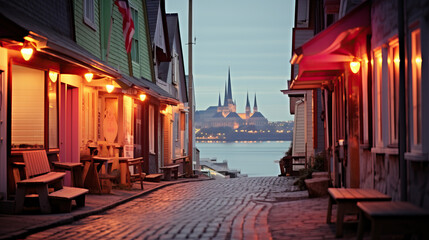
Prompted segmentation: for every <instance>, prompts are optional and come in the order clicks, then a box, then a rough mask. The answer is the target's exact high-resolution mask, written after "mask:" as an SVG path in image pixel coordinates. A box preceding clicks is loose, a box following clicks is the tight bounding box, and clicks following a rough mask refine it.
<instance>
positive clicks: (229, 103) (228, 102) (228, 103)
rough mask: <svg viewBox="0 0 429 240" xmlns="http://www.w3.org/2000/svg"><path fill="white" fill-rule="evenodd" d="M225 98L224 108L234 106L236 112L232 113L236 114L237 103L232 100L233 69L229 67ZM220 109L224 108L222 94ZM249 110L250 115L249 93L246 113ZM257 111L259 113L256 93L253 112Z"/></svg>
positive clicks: (219, 103)
mask: <svg viewBox="0 0 429 240" xmlns="http://www.w3.org/2000/svg"><path fill="white" fill-rule="evenodd" d="M224 96H225V97H224V100H223V107H229V108H231V107H232V106H233V108H234V111H232V112H235V107H236V101H233V100H232V87H231V69H230V68H229V67H228V82H225V95H224ZM218 107H222V102H221V97H220V93H219V101H218ZM247 108H249V113H250V102H249V92H247V102H246V113H247ZM231 110H232V109H231ZM257 111H258V105H257V103H256V93H255V100H254V103H253V112H257Z"/></svg>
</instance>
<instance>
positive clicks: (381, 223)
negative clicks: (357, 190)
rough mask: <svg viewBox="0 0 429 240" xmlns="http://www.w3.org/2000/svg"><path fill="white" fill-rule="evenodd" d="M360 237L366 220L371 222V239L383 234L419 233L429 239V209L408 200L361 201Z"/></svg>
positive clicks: (358, 204)
mask: <svg viewBox="0 0 429 240" xmlns="http://www.w3.org/2000/svg"><path fill="white" fill-rule="evenodd" d="M357 207H358V209H359V227H358V236H357V238H358V239H362V238H363V232H364V226H365V224H366V222H368V221H369V222H370V223H371V239H378V238H379V237H380V235H381V234H383V233H388V234H409V235H411V234H418V235H420V237H421V238H420V239H429V230H428V227H429V211H427V210H424V209H422V208H420V207H417V206H414V205H412V204H411V203H408V202H359V203H357Z"/></svg>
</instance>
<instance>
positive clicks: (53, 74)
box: [49, 71, 58, 83]
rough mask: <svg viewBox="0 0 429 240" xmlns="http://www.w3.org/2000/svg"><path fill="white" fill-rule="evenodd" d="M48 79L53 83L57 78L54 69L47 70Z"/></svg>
mask: <svg viewBox="0 0 429 240" xmlns="http://www.w3.org/2000/svg"><path fill="white" fill-rule="evenodd" d="M49 79H51V81H52V82H53V83H54V82H56V81H57V79H58V73H57V72H54V71H49Z"/></svg>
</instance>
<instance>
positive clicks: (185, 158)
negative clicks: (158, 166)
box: [171, 156, 189, 177]
mask: <svg viewBox="0 0 429 240" xmlns="http://www.w3.org/2000/svg"><path fill="white" fill-rule="evenodd" d="M188 158H189V157H188V156H183V157H178V158H175V159H173V160H171V161H172V162H173V164H179V172H178V177H182V176H184V175H185V166H186V164H187V163H188V162H189V161H188Z"/></svg>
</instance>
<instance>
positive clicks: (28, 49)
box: [21, 41, 34, 61]
mask: <svg viewBox="0 0 429 240" xmlns="http://www.w3.org/2000/svg"><path fill="white" fill-rule="evenodd" d="M33 51H34V50H33V46H32V45H31V43H30V42H28V41H25V43H24V46H22V48H21V55H22V58H24V60H25V61H28V60H30V58H31V56H32V55H33Z"/></svg>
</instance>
